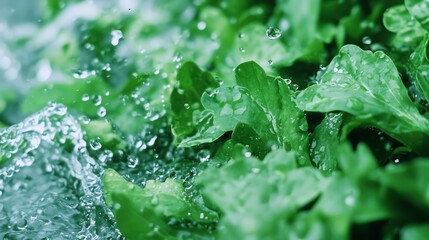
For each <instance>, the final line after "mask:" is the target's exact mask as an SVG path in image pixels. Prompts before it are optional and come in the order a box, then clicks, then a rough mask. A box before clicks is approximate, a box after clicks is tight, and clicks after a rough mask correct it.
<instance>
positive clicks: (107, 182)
mask: <svg viewBox="0 0 429 240" xmlns="http://www.w3.org/2000/svg"><path fill="white" fill-rule="evenodd" d="M103 186H104V199H105V201H106V203H107V204H108V206H109V207H110V208H111V209H112V211H113V214H114V215H115V220H116V222H117V226H118V228H119V230H120V231H121V233H122V234H123V235H124V236H125V237H126V238H127V239H137V240H138V239H145V238H151V239H178V236H180V235H183V234H185V233H184V232H186V231H189V232H194V233H195V236H196V237H197V236H199V235H203V236H204V235H206V237H210V233H209V232H208V231H207V230H205V231H201V230H202V229H192V228H189V229H181V227H180V224H179V225H178V226H179V227H175V226H174V225H171V224H169V221H170V220H174V221H176V222H179V223H180V222H182V221H190V222H193V223H201V224H212V223H215V222H216V221H217V219H218V215H217V213H216V212H214V211H212V210H210V209H208V208H207V207H205V206H204V205H203V202H202V200H201V201H200V202H196V200H195V199H196V198H195V199H194V201H195V202H191V201H188V200H186V197H185V190H184V188H183V185H182V184H181V183H180V182H178V181H176V180H172V179H167V180H166V181H165V182H163V183H162V182H158V181H153V180H150V181H148V182H147V183H146V187H145V188H144V189H143V188H140V187H138V186H136V185H134V184H132V183H130V182H127V181H126V180H125V179H124V178H122V177H121V176H120V175H119V174H118V173H117V172H115V171H114V170H113V169H108V170H106V172H105V173H104V175H103ZM204 232H205V233H204ZM202 233H204V234H202ZM179 239H180V238H179ZM197 239H200V238H197Z"/></svg>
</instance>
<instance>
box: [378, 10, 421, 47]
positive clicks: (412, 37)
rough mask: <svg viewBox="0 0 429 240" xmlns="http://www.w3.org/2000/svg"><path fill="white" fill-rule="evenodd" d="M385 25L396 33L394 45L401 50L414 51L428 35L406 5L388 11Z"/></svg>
mask: <svg viewBox="0 0 429 240" xmlns="http://www.w3.org/2000/svg"><path fill="white" fill-rule="evenodd" d="M383 23H384V26H385V27H386V28H387V30H389V31H391V32H394V33H396V36H395V38H394V39H393V42H392V43H393V46H395V47H396V48H398V49H401V50H412V49H414V47H416V46H417V45H418V44H419V42H420V41H421V39H423V37H424V36H425V35H426V34H427V31H426V30H425V29H423V28H422V26H421V25H420V24H419V23H418V22H417V21H416V19H415V18H414V17H413V16H411V15H410V13H409V12H408V10H407V9H406V7H405V6H404V5H397V6H394V7H391V8H389V9H387V10H386V11H385V12H384V15H383Z"/></svg>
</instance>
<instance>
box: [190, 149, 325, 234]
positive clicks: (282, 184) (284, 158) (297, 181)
mask: <svg viewBox="0 0 429 240" xmlns="http://www.w3.org/2000/svg"><path fill="white" fill-rule="evenodd" d="M197 184H198V185H199V187H200V188H201V189H202V192H203V194H204V195H205V196H206V197H208V199H209V200H210V201H211V202H212V203H213V204H215V205H216V206H217V207H218V208H219V209H220V210H221V211H222V212H223V213H224V215H223V218H222V219H221V222H220V225H219V228H218V229H219V233H218V234H219V235H218V237H219V238H220V239H226V238H230V237H233V238H234V239H245V238H246V237H249V236H252V237H255V238H257V239H282V238H284V237H285V236H286V234H287V231H286V230H287V229H288V228H289V227H290V226H288V223H287V221H288V219H291V218H292V217H293V216H294V215H295V214H296V213H297V211H298V210H299V209H300V208H302V207H303V206H305V205H306V204H308V203H309V202H311V201H313V200H314V199H315V198H317V196H318V195H319V194H320V192H321V191H322V190H323V189H324V186H325V181H324V178H323V177H321V176H320V174H319V173H318V172H317V171H316V170H314V169H313V168H310V167H304V168H297V164H296V159H295V154H294V153H293V152H285V151H284V150H277V151H273V152H271V153H270V154H268V155H267V156H266V157H265V159H264V161H263V162H261V161H259V160H258V159H256V158H253V157H250V158H247V157H244V156H241V157H236V158H234V159H233V160H232V161H230V162H229V163H227V164H226V165H224V166H223V167H221V168H214V167H211V168H209V169H208V170H206V171H205V172H204V173H203V174H202V175H201V176H199V177H198V179H197ZM285 231H286V232H285Z"/></svg>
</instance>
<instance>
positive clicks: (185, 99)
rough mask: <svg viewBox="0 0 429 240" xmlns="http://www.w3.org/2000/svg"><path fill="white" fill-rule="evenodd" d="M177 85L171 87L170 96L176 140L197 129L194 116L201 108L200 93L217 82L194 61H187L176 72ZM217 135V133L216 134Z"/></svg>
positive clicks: (190, 134) (196, 120) (216, 84)
mask: <svg viewBox="0 0 429 240" xmlns="http://www.w3.org/2000/svg"><path fill="white" fill-rule="evenodd" d="M177 80H178V82H179V86H178V87H177V88H174V89H173V92H172V93H171V96H170V101H171V112H172V114H171V115H172V130H173V133H174V135H175V136H176V141H178V142H180V141H182V140H183V138H185V137H188V136H192V135H194V134H195V133H196V131H197V130H198V127H199V126H198V125H199V121H200V122H201V120H198V119H197V118H196V116H198V115H199V114H200V113H201V112H202V111H203V110H204V108H203V106H202V104H201V101H200V99H201V95H203V93H204V92H205V91H206V90H207V89H210V88H216V87H218V86H219V84H218V83H217V82H216V81H215V80H214V78H213V77H212V76H211V74H210V73H208V72H204V71H202V70H201V69H200V68H199V67H198V66H197V65H195V63H192V62H187V63H185V64H183V66H182V67H181V68H180V69H179V71H178V73H177ZM216 136H217V137H219V134H218V135H216Z"/></svg>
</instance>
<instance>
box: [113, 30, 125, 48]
mask: <svg viewBox="0 0 429 240" xmlns="http://www.w3.org/2000/svg"><path fill="white" fill-rule="evenodd" d="M110 34H111V35H112V40H111V41H110V43H111V44H112V45H113V46H117V45H118V44H119V40H120V39H121V38H123V37H124V35H123V34H122V31H121V30H113V31H112V32H111V33H110Z"/></svg>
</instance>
